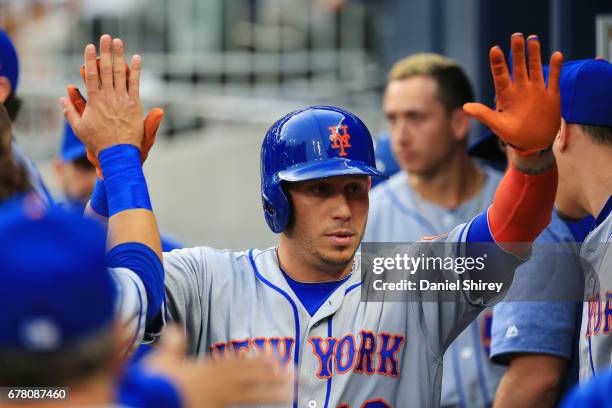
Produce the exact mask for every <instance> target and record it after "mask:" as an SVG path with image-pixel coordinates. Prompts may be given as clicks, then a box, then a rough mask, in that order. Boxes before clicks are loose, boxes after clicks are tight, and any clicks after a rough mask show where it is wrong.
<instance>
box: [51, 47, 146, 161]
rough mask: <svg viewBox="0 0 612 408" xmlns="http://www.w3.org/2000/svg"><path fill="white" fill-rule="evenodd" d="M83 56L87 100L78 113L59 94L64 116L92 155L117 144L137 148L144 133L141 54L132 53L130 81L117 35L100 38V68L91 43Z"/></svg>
mask: <svg viewBox="0 0 612 408" xmlns="http://www.w3.org/2000/svg"><path fill="white" fill-rule="evenodd" d="M84 59H85V67H86V89H87V98H88V102H87V104H85V106H84V109H83V113H82V116H81V115H80V114H79V112H78V111H77V107H76V106H75V104H74V103H73V101H72V100H71V99H70V98H62V99H61V103H62V105H63V107H64V116H65V117H66V120H67V121H68V123H70V125H71V126H72V128H73V130H74V131H75V133H76V135H77V136H78V137H79V138H80V139H81V140H82V141H83V143H85V145H86V146H87V148H88V149H89V151H90V153H91V155H93V156H94V157H95V158H97V156H98V154H99V152H100V151H101V150H104V149H105V148H107V147H110V146H114V145H117V144H131V145H134V146H136V147H137V148H139V149H140V147H141V145H142V142H143V137H144V127H143V126H142V123H143V116H144V115H143V109H142V104H141V101H140V95H139V86H140V70H141V58H140V56H138V55H135V56H134V57H132V61H131V66H132V67H131V72H130V76H129V83H128V79H127V70H126V66H127V64H126V62H125V55H124V47H123V42H122V41H121V40H120V39H118V38H116V39H114V40H113V39H112V38H111V37H110V36H109V35H103V36H102V37H101V38H100V69H99V71H98V67H97V64H96V48H95V46H94V45H93V44H89V45H87V47H85V57H84ZM77 106H78V103H77Z"/></svg>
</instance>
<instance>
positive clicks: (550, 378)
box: [493, 354, 567, 408]
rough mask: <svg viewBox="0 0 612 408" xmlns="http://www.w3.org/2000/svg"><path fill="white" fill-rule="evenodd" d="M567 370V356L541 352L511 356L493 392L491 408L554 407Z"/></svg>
mask: <svg viewBox="0 0 612 408" xmlns="http://www.w3.org/2000/svg"><path fill="white" fill-rule="evenodd" d="M566 370H567V360H565V359H564V358H561V357H557V356H552V355H543V354H517V355H515V356H513V357H511V360H510V365H509V366H508V370H507V371H506V373H505V374H504V376H503V377H502V380H501V382H500V384H499V387H498V389H497V393H496V396H495V402H494V404H493V407H494V408H510V407H525V408H530V407H533V408H536V407H538V408H540V407H542V408H545V407H554V406H556V404H557V401H558V400H559V396H560V395H559V393H560V389H561V386H562V384H563V379H564V378H565V373H566Z"/></svg>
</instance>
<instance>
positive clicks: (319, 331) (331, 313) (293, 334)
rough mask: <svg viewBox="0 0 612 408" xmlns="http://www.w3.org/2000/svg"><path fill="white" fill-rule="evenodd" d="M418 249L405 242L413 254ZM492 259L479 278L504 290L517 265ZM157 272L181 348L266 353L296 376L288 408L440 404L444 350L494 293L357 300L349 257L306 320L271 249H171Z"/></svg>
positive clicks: (456, 237)
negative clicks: (337, 281)
mask: <svg viewBox="0 0 612 408" xmlns="http://www.w3.org/2000/svg"><path fill="white" fill-rule="evenodd" d="M468 231H469V225H468V224H464V225H461V226H459V227H456V228H455V229H453V230H452V231H451V233H450V234H449V235H448V237H446V238H439V240H446V242H450V243H452V242H458V243H455V244H450V246H452V247H453V248H455V249H454V250H453V253H455V252H456V251H459V250H462V249H461V247H463V245H464V244H463V243H464V242H466V239H467V238H466V237H467V235H468ZM423 245H425V244H415V245H414V246H412V247H411V248H410V253H412V256H417V255H416V254H418V253H421V252H422V251H425V250H426V249H423V248H422V246H423ZM458 246H459V247H458ZM501 256H502V258H503V262H501V264H500V265H497V264H495V266H496V268H494V270H490V271H489V272H491V273H492V274H493V276H491V275H487V278H495V279H497V280H498V281H500V282H507V283H508V285H504V286H509V280H511V279H512V276H513V273H514V269H515V268H516V266H517V265H518V264H520V261H519V260H518V259H517V258H515V257H514V256H511V255H509V254H507V253H505V252H503V251H502V255H501ZM164 268H165V273H166V281H165V289H166V302H167V306H168V307H167V313H168V315H167V318H169V319H171V320H173V321H176V322H179V323H180V324H181V325H183V326H184V328H185V331H186V333H187V337H188V350H189V352H190V354H195V355H198V356H204V355H207V354H209V353H210V354H213V355H221V356H223V355H225V354H226V353H230V352H234V353H238V354H249V355H254V354H257V353H270V352H272V353H275V354H276V355H277V356H278V358H279V359H280V360H281V362H283V363H285V364H287V365H288V366H293V367H294V369H295V370H296V372H297V374H298V375H297V377H298V378H299V381H297V382H296V386H295V389H294V402H293V407H308V408H318V407H319V408H327V407H344V408H349V407H353V408H356V407H367V408H375V407H377V408H380V407H391V406H393V407H437V406H439V395H440V385H441V378H442V354H443V352H444V349H445V348H446V346H447V345H448V344H450V342H451V341H452V340H453V338H454V337H456V336H457V335H458V334H459V333H460V332H461V331H462V330H463V329H464V328H465V327H466V326H467V325H468V324H469V323H470V322H471V321H472V320H473V319H474V318H476V316H477V315H478V314H479V313H480V312H481V311H482V310H483V308H484V307H485V306H484V305H486V304H488V303H490V302H491V303H492V302H494V301H497V300H498V299H499V297H500V296H502V295H503V293H501V294H500V293H498V292H495V291H492V292H485V293H484V296H483V295H482V294H481V297H479V298H478V299H473V298H472V297H471V295H470V293H469V292H464V291H455V292H453V295H452V296H454V298H453V299H452V301H449V299H448V296H447V297H446V298H445V301H441V300H438V301H428V302H424V301H420V298H419V297H418V296H419V295H418V292H417V294H415V295H413V296H416V298H412V301H407V302H386V301H385V302H362V301H361V286H362V281H361V263H360V256H359V255H357V256H356V257H355V263H354V266H353V271H352V272H351V275H350V276H349V278H348V279H346V280H345V281H344V282H343V283H342V284H341V285H340V286H339V287H338V288H337V289H336V290H335V291H334V292H333V293H332V294H331V295H330V296H329V298H328V299H327V300H326V302H325V303H324V304H323V305H322V306H321V307H320V308H319V309H318V311H317V312H316V313H315V314H314V315H313V316H311V315H310V314H309V313H308V311H307V310H306V308H305V307H304V306H303V305H302V304H301V302H300V300H299V299H298V297H297V296H296V295H295V293H294V292H293V291H292V289H291V287H290V285H289V284H288V282H287V280H286V278H285V276H284V274H283V273H282V271H281V270H280V267H279V262H278V258H277V254H276V248H270V249H267V250H263V251H260V250H248V251H245V252H233V251H228V250H226V251H221V250H215V249H212V248H208V247H197V248H190V249H181V250H174V251H172V252H170V253H165V254H164ZM489 272H487V273H489ZM441 273H444V272H441ZM450 273H451V274H452V275H453V276H454V278H456V277H457V275H455V274H454V272H452V271H451V272H450ZM498 274H499V276H498ZM442 277H444V278H446V277H449V278H450V276H448V275H446V274H445V275H442ZM472 279H474V277H472Z"/></svg>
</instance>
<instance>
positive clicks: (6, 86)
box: [0, 76, 13, 103]
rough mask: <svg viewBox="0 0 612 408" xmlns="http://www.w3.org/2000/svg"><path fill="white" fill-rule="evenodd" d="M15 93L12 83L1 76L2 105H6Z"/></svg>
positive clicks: (0, 100) (0, 97)
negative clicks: (10, 96)
mask: <svg viewBox="0 0 612 408" xmlns="http://www.w3.org/2000/svg"><path fill="white" fill-rule="evenodd" d="M11 92H13V87H12V86H11V82H10V81H9V79H8V78H7V77H5V76H0V103H4V101H6V100H7V99H8V97H9V95H10V94H11Z"/></svg>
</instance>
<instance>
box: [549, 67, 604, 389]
mask: <svg viewBox="0 0 612 408" xmlns="http://www.w3.org/2000/svg"><path fill="white" fill-rule="evenodd" d="M560 89H561V96H562V98H561V107H562V114H563V123H562V126H561V130H560V132H559V134H558V136H557V138H556V139H555V143H554V145H553V151H554V154H555V158H556V160H557V166H558V168H559V192H558V197H557V208H558V210H559V212H560V213H561V214H562V215H564V216H565V217H568V218H573V219H580V218H582V217H584V216H586V215H588V214H590V215H592V216H593V217H595V223H594V227H593V230H592V231H591V232H590V233H589V235H588V236H587V237H586V239H585V241H584V243H583V245H582V248H581V257H582V258H583V262H582V267H583V270H584V273H585V292H584V297H585V303H584V307H583V314H582V328H581V334H580V381H581V382H582V381H583V380H585V379H588V378H590V377H592V376H594V375H596V374H597V372H598V371H600V370H605V369H607V368H609V367H610V366H611V365H612V336H610V324H611V323H612V282H611V276H612V275H611V274H610V270H611V267H612V257H611V252H610V251H609V250H608V245H609V244H608V243H609V242H610V240H611V239H612V217H611V216H610V212H611V211H612V199H611V194H612V177H611V175H612V164H611V163H612V98H611V96H610V92H609V90H610V89H612V65H610V63H609V62H607V61H604V60H580V61H572V62H569V63H567V64H565V66H564V68H563V76H562V77H561V79H560Z"/></svg>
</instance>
